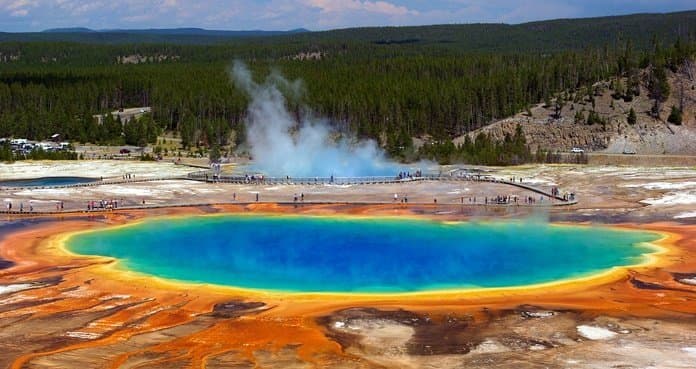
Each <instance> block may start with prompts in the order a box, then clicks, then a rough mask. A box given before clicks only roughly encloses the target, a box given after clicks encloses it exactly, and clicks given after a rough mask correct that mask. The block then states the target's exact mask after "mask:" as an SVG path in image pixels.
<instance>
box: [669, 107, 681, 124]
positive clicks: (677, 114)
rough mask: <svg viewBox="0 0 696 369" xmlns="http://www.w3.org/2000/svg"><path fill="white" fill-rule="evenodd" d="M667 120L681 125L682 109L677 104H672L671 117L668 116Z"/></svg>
mask: <svg viewBox="0 0 696 369" xmlns="http://www.w3.org/2000/svg"><path fill="white" fill-rule="evenodd" d="M667 121H668V122H670V123H672V124H676V125H681V124H682V111H681V110H680V109H679V108H677V107H676V106H672V111H671V112H670V113H669V118H667Z"/></svg>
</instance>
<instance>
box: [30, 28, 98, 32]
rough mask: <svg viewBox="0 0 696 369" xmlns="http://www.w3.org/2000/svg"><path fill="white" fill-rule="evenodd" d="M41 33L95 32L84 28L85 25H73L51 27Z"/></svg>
mask: <svg viewBox="0 0 696 369" xmlns="http://www.w3.org/2000/svg"><path fill="white" fill-rule="evenodd" d="M41 32H43V33H91V32H96V31H95V30H92V29H89V28H85V27H73V28H51V29H47V30H44V31H41Z"/></svg>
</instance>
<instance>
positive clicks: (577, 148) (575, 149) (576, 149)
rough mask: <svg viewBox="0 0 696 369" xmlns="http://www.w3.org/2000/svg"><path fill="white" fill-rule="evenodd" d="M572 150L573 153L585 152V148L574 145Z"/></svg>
mask: <svg viewBox="0 0 696 369" xmlns="http://www.w3.org/2000/svg"><path fill="white" fill-rule="evenodd" d="M570 152H572V153H573V154H582V153H584V152H585V150H583V149H581V148H579V147H573V148H572V149H570Z"/></svg>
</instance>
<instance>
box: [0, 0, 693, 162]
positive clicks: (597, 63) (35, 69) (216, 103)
mask: <svg viewBox="0 0 696 369" xmlns="http://www.w3.org/2000/svg"><path fill="white" fill-rule="evenodd" d="M647 19H650V20H651V23H650V24H646V25H645V26H644V28H646V29H652V30H653V32H652V34H646V32H640V31H636V29H635V27H636V26H637V25H638V24H640V23H641V22H643V23H645V22H646V20H647ZM695 20H696V12H686V13H674V14H667V15H641V16H628V17H612V18H596V19H586V20H559V21H548V22H537V23H529V24H525V25H517V26H508V25H468V26H431V27H405V28H391V27H388V28H371V29H351V30H339V31H328V32H319V33H314V32H312V33H301V34H295V35H281V36H273V37H253V38H245V39H236V40H233V41H228V42H224V43H218V44H199V45H189V44H182V43H154V44H153V43H136V44H113V43H108V42H105V43H97V42H91V41H90V42H82V43H74V42H47V41H38V42H25V41H8V42H0V137H4V136H14V137H27V138H36V139H43V138H46V137H48V136H50V135H51V134H53V133H61V134H62V135H63V137H65V138H66V139H70V140H76V141H82V142H96V143H123V142H127V143H130V144H143V143H145V142H148V141H150V142H152V141H153V140H154V138H155V137H156V136H157V134H158V133H160V131H161V130H168V131H174V132H177V134H179V135H180V137H181V138H182V141H183V143H184V145H185V146H198V145H202V146H225V145H229V144H234V142H231V141H232V138H233V137H234V136H235V135H232V134H231V133H232V132H237V133H239V134H237V135H236V136H237V143H239V141H240V137H243V131H244V126H243V121H244V114H245V111H246V107H247V102H248V101H247V97H246V96H245V95H244V94H243V93H241V92H240V91H239V90H237V89H236V88H235V87H234V85H233V83H232V82H230V79H229V77H228V69H229V66H230V63H231V61H232V60H235V59H239V60H243V61H245V62H246V63H248V64H249V66H250V68H251V69H252V71H253V72H254V74H255V75H256V76H257V77H258V78H259V79H261V78H264V76H265V75H267V74H268V73H269V71H270V70H272V69H277V70H279V71H280V72H281V73H283V74H284V75H285V76H286V77H287V78H289V79H301V80H302V81H303V86H304V89H305V93H304V94H303V95H302V96H300V97H293V98H291V99H289V102H288V103H289V105H290V107H291V109H292V110H293V111H296V112H297V113H298V114H299V113H300V111H301V110H303V109H306V107H308V108H309V109H311V110H312V112H313V113H314V114H316V115H318V116H324V117H328V118H329V119H330V120H331V121H332V122H333V124H335V125H336V126H337V127H338V128H340V129H341V130H344V131H347V132H351V133H354V134H356V135H357V136H359V137H370V138H376V139H379V140H380V141H381V142H382V143H383V144H385V145H387V146H389V145H396V148H394V147H391V148H388V151H389V152H390V153H392V155H395V156H398V154H399V153H398V149H399V148H402V147H405V146H408V145H405V143H404V139H403V137H418V136H421V137H422V136H430V137H433V138H434V139H436V140H447V139H449V138H452V137H454V136H457V135H460V134H462V133H466V132H469V131H471V130H474V129H476V128H479V127H481V126H484V125H486V124H488V123H490V122H492V121H494V120H496V119H499V118H503V117H506V116H509V115H513V114H515V113H517V112H520V111H523V110H525V109H526V108H527V107H528V106H529V105H531V104H535V103H537V102H540V101H545V100H546V101H548V100H549V99H550V98H551V97H553V96H555V95H556V94H557V93H559V92H564V93H569V92H570V91H576V90H579V89H581V88H584V87H586V86H590V85H591V84H592V83H594V82H596V81H600V80H604V79H607V78H610V77H612V76H617V75H624V76H627V75H630V74H632V73H636V71H637V70H639V68H646V67H654V68H655V70H664V68H670V67H673V66H675V65H677V64H679V63H680V62H681V61H683V60H684V59H686V58H688V57H690V56H692V55H693V54H694V51H695V50H696V48H695V46H694V45H695V43H694V40H695V39H696V38H695V37H694V31H696V30H695V29H694V28H695V27H696V21H695ZM591 29H593V30H592V31H590V30H591ZM583 30H585V31H586V32H587V34H583V33H582V32H583ZM596 30H601V31H602V33H601V37H600V36H598V32H597V31H596ZM535 35H536V36H535ZM541 35H543V37H542V36H541ZM484 36H485V37H484ZM584 36H586V37H584ZM477 38H478V39H477ZM503 39H507V40H509V41H505V42H503V41H500V42H497V41H496V40H503ZM467 40H468V41H467ZM473 43H476V45H478V46H471V45H473ZM513 44H514V46H513ZM310 54H311V55H312V56H311V57H309V56H308V55H310ZM134 55H135V56H137V58H135V60H136V61H137V64H132V63H131V61H132V59H129V60H131V61H129V63H125V64H124V62H123V59H122V58H124V57H128V56H134ZM131 106H152V108H153V115H152V117H148V118H147V119H144V120H141V121H139V122H137V123H136V124H130V125H126V132H124V133H125V136H124V135H122V132H121V129H120V123H119V122H113V121H111V120H110V119H107V121H106V122H105V123H104V124H103V125H101V126H100V125H97V124H95V121H94V119H93V117H92V116H93V115H94V114H99V113H105V112H108V111H112V110H115V109H117V108H120V107H131ZM385 138H386V139H385ZM514 146H515V147H517V146H520V143H519V142H518V141H515V142H514ZM474 147H475V146H473V144H472V146H471V148H474ZM462 150H464V149H462ZM466 150H468V149H466ZM466 150H464V151H465V152H468V151H466ZM464 151H463V152H464ZM462 155H463V156H467V155H468V156H471V155H469V154H468V153H467V154H462ZM525 155H527V154H525Z"/></svg>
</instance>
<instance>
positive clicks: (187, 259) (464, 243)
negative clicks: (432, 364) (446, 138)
mask: <svg viewBox="0 0 696 369" xmlns="http://www.w3.org/2000/svg"><path fill="white" fill-rule="evenodd" d="M660 237H661V236H660V235H659V234H655V233H650V232H643V231H625V230H617V229H613V228H606V227H574V226H559V225H549V224H547V223H543V222H532V221H519V222H490V223H489V222H486V223H444V222H437V221H428V220H414V219H396V218H369V219H366V218H351V217H304V216H265V215H264V216H262V215H223V216H197V217H187V218H165V219H153V220H146V221H144V222H142V223H137V224H134V225H130V226H125V227H118V228H112V229H108V228H107V229H103V230H97V231H90V232H87V233H79V234H76V235H73V236H72V237H70V238H69V239H68V240H67V243H66V245H67V248H68V249H69V250H70V251H72V252H75V253H78V254H84V255H99V256H106V257H112V258H116V259H117V260H118V261H119V267H121V268H124V269H128V270H133V271H137V272H141V273H146V274H151V275H154V276H157V277H163V278H168V279H174V280H179V281H186V282H196V283H210V284H217V285H224V286H234V287H239V288H246V289H259V290H269V291H282V292H338V293H350V292H353V293H401V292H423V291H436V290H457V289H469V288H495V287H514V286H525V285H532V284H538V283H544V282H553V281H558V280H563V279H569V278H576V277H584V276H588V275H592V274H594V273H599V272H603V271H606V270H609V269H611V268H614V267H618V266H627V265H635V264H639V263H641V262H643V261H645V259H646V255H647V254H649V253H652V252H654V251H655V248H654V247H653V246H651V245H650V244H649V243H650V242H652V241H656V240H658V239H659V238H660Z"/></svg>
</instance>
